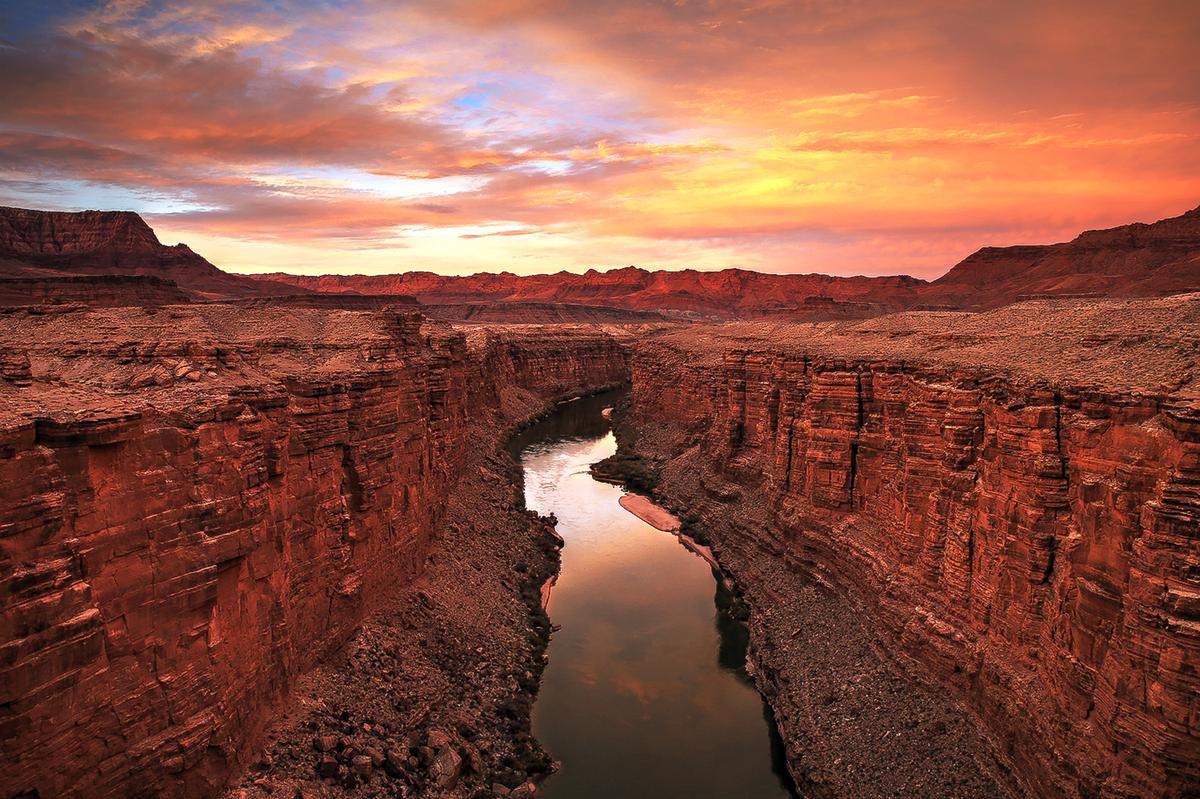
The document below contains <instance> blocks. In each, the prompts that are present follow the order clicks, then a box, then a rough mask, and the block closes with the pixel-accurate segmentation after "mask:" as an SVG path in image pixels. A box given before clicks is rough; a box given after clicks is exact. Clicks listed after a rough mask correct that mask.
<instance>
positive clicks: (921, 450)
mask: <svg viewBox="0 0 1200 799" xmlns="http://www.w3.org/2000/svg"><path fill="white" fill-rule="evenodd" d="M1198 342H1200V295H1196V294H1185V295H1178V296H1174V297H1166V298H1155V299H1139V300H1115V299H1113V300H1069V299H1051V300H1038V301H1032V302H1024V303H1019V304H1016V305H1012V306H1006V307H1003V308H1000V309H997V310H993V311H988V312H985V313H967V312H945V311H922V312H905V313H898V314H892V315H888V316H881V317H877V318H872V319H867V320H844V321H833V322H820V323H806V324H797V323H779V322H735V323H725V324H712V325H681V324H671V323H663V322H660V321H653V322H645V323H644V322H638V323H636V324H623V323H617V322H603V323H592V324H583V325H570V324H543V325H530V324H499V323H493V324H488V325H471V324H457V325H452V324H448V323H445V322H437V321H432V320H429V319H427V318H425V317H423V316H422V315H421V314H420V311H419V309H417V308H415V307H408V306H404V307H399V308H380V309H377V310H357V311H348V310H340V309H337V308H322V307H305V306H297V305H294V304H285V305H281V306H275V305H272V304H271V302H270V301H265V300H264V301H262V302H258V301H256V302H254V303H251V304H244V305H243V304H237V303H230V304H221V303H217V304H212V305H195V304H193V305H188V306H184V305H165V306H154V307H144V308H142V307H118V308H91V309H89V308H84V307H81V306H77V305H55V306H44V307H43V306H31V307H25V308H13V309H7V310H5V311H4V312H3V313H0V347H2V353H0V355H2V357H0V376H2V378H3V379H2V380H0V400H2V401H3V405H2V407H0V410H2V411H3V413H2V414H0V422H2V423H3V427H2V432H3V446H2V447H0V454H2V456H3V457H2V458H0V470H2V471H0V476H3V478H4V485H5V486H6V490H7V491H8V496H9V499H10V502H9V504H8V506H7V508H6V510H5V512H4V515H3V516H0V530H2V531H3V540H4V542H5V549H4V554H5V557H6V558H7V561H8V564H7V566H6V568H7V572H6V576H5V582H4V590H5V591H6V594H5V599H6V601H5V623H6V624H7V625H8V628H7V629H9V631H10V635H9V638H10V639H11V643H10V644H9V645H7V646H8V648H7V650H6V660H5V662H4V667H5V669H6V670H7V671H6V681H5V689H6V695H5V698H6V701H7V702H8V703H9V707H10V708H11V709H12V714H11V716H10V718H9V720H8V721H7V722H6V724H7V725H8V726H7V728H6V729H7V732H6V735H5V741H6V743H5V751H6V752H7V753H8V756H9V757H10V760H12V761H13V762H14V763H15V764H16V767H15V768H14V769H13V770H11V771H10V772H9V773H8V775H7V776H6V777H5V778H4V780H3V782H2V783H0V787H3V789H4V792H5V793H6V794H13V795H20V794H21V792H22V791H29V790H34V791H38V792H39V793H40V795H42V796H55V795H66V796H72V795H78V796H82V795H88V796H114V797H115V796H124V795H134V796H150V795H163V794H171V795H183V796H196V797H203V796H211V795H214V793H215V792H217V791H219V790H223V791H224V795H225V796H227V797H230V798H231V799H235V798H236V799H243V798H245V799H252V797H258V796H262V797H268V796H269V797H286V798H287V799H294V797H301V799H304V797H318V796H322V797H323V796H341V795H350V796H359V797H376V796H379V797H382V796H414V797H415V796H444V797H459V798H464V797H478V796H482V797H488V796H507V795H516V796H521V795H529V794H531V793H534V792H536V788H535V786H534V785H533V784H532V783H531V782H530V781H531V780H532V781H535V782H536V780H537V779H538V778H540V777H541V776H543V775H545V774H546V773H547V771H548V770H550V769H551V768H552V764H551V762H550V760H549V757H548V755H547V754H546V753H545V752H544V751H543V750H542V748H541V746H540V745H539V743H538V742H537V741H536V740H534V739H532V738H531V737H530V735H529V715H530V709H531V707H532V703H533V702H534V697H535V693H536V690H537V685H538V678H539V675H540V673H541V669H542V667H543V665H544V661H543V652H544V650H545V645H546V641H547V639H548V636H549V634H550V623H551V621H552V620H548V619H547V618H546V616H545V614H544V613H543V612H542V611H541V605H540V589H541V587H542V585H543V583H544V582H545V580H546V579H547V578H548V577H549V576H550V575H551V574H552V573H553V571H554V569H555V568H556V560H557V556H556V550H557V548H558V545H559V543H560V542H559V541H558V539H557V538H556V537H555V536H554V534H553V533H552V531H551V527H550V525H549V524H548V522H547V521H545V520H542V519H538V518H537V517H536V516H534V515H533V514H530V513H527V512H526V511H525V510H524V509H523V508H522V502H521V499H520V494H519V491H518V481H519V477H518V473H517V471H516V470H515V468H514V464H513V461H512V459H511V458H510V457H509V456H508V455H507V454H506V453H504V452H503V451H502V449H501V445H502V443H503V441H504V439H505V437H506V436H507V435H508V433H509V432H510V431H512V430H513V429H514V428H515V427H516V426H518V425H520V424H521V423H522V422H524V421H525V420H527V419H529V418H530V417H532V416H535V415H537V414H540V413H543V412H544V411H546V410H547V409H548V408H551V407H553V405H554V403H555V402H557V401H559V400H561V399H563V398H565V397H570V396H576V395H579V394H582V393H587V392H591V391H596V390H599V389H601V388H604V387H607V386H611V385H613V384H615V383H620V382H625V381H628V380H629V379H630V378H632V398H631V401H630V403H629V405H628V406H627V407H622V408H618V410H617V412H616V413H615V414H614V421H615V424H616V428H617V431H618V439H619V440H620V441H621V444H622V450H621V451H620V452H619V453H618V455H617V456H616V458H615V459H614V462H613V463H611V464H609V465H608V467H604V466H601V467H600V469H599V472H600V473H601V476H604V477H608V478H610V479H611V478H618V479H625V480H627V481H628V482H629V484H630V486H631V487H633V488H636V489H639V490H643V491H647V492H650V493H652V494H653V495H654V496H655V497H656V498H657V499H658V500H659V501H661V502H662V503H663V505H664V506H665V507H667V508H668V509H670V510H671V511H673V512H674V513H675V514H676V515H677V516H678V517H679V518H681V519H682V520H683V521H684V523H685V527H684V531H683V532H684V533H685V534H687V535H690V536H692V537H693V538H695V539H696V540H697V541H698V542H699V544H700V545H702V546H704V545H707V546H710V547H711V549H712V551H713V552H714V553H715V554H716V556H717V558H718V560H719V561H720V563H721V566H722V567H723V568H724V569H725V570H726V571H727V572H728V573H729V574H730V575H731V576H732V577H733V578H734V580H735V581H736V584H737V585H738V586H739V590H740V591H741V593H742V596H743V598H744V600H745V602H746V604H747V605H748V607H749V608H750V628H751V634H752V645H753V646H752V659H753V664H752V665H753V666H754V668H755V672H756V678H757V681H758V686H759V688H760V690H761V691H762V692H763V693H764V695H765V696H766V697H767V698H768V700H769V701H770V702H771V704H772V706H773V707H774V710H775V715H776V719H777V720H778V723H779V727H780V730H781V732H782V734H783V737H784V740H785V743H786V747H787V755H788V761H789V765H790V767H791V771H792V773H793V775H794V776H795V777H796V780H797V783H798V784H799V786H800V788H801V790H802V792H804V794H805V795H806V796H812V797H821V796H862V797H874V796H878V797H884V796H895V795H918V796H925V797H931V798H932V797H974V796H1019V795H1022V794H1028V795H1047V796H1102V797H1113V798H1114V799H1115V797H1150V796H1170V797H1179V798H1180V799H1181V798H1182V797H1185V796H1188V795H1190V794H1189V791H1192V790H1193V789H1194V788H1195V787H1196V784H1197V779H1198V775H1197V765H1196V763H1197V762H1200V745H1198V740H1200V739H1198V737H1197V732H1196V725H1195V719H1196V718H1200V702H1198V701H1197V699H1196V696H1197V687H1198V686H1200V683H1198V682H1197V677H1196V666H1195V664H1196V662H1197V657H1198V655H1197V653H1198V651H1200V639H1197V637H1196V635H1195V629H1196V627H1195V625H1196V623H1197V621H1196V620H1197V616H1198V615H1200V606H1197V605H1196V604H1195V602H1194V599H1192V598H1193V597H1194V596H1195V595H1196V593H1197V592H1196V590H1195V585H1194V584H1195V579H1194V575H1195V573H1196V569H1197V568H1200V567H1198V566H1197V564H1198V563H1200V552H1198V551H1197V544H1196V541H1197V539H1196V536H1195V529H1196V523H1197V520H1198V519H1200V495H1198V494H1197V490H1196V485H1200V479H1198V477H1197V475H1198V474H1200V472H1198V470H1200V457H1198V455H1197V449H1196V448H1197V446H1200V432H1198V431H1200V384H1198V383H1197V381H1196V379H1195V376H1196V374H1197V372H1196V370H1197V365H1198V363H1200V350H1198V346H1200V344H1198ZM1141 685H1145V686H1148V687H1147V688H1145V689H1144V690H1143V689H1142V688H1140V687H1139V686H1141ZM78 708H84V709H86V710H87V712H86V713H80V712H78V711H77V710H76V709H78ZM47 752H52V753H55V754H54V756H53V757H49V756H47V755H46V753H47Z"/></svg>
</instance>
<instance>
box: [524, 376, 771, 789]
mask: <svg viewBox="0 0 1200 799" xmlns="http://www.w3.org/2000/svg"><path fill="white" fill-rule="evenodd" d="M615 398H616V395H615V393H612V392H610V393H608V394H602V395H598V396H596V397H588V398H585V399H581V400H577V401H575V402H571V403H568V404H566V405H563V406H561V407H560V409H559V410H558V411H556V412H555V414H554V415H552V416H551V417H549V418H547V419H545V420H544V421H542V422H540V423H538V424H537V425H535V426H534V427H532V428H529V429H528V430H526V431H524V432H523V433H522V434H521V435H520V436H518V437H517V438H516V439H514V441H513V444H512V446H513V451H514V453H516V454H518V455H519V456H520V459H521V463H522V465H523V467H524V471H525V502H526V505H527V506H528V507H529V508H530V509H531V510H536V511H538V512H539V513H542V514H550V513H553V514H555V515H556V516H557V517H558V532H559V534H560V535H562V537H563V538H564V539H566V542H567V545H566V547H565V548H564V550H563V560H562V572H561V574H560V576H559V579H558V583H557V584H556V585H555V587H554V591H553V593H552V594H551V598H550V606H549V612H550V619H551V621H552V622H554V623H555V624H558V625H562V629H561V630H560V631H558V632H557V633H555V634H554V639H553V641H552V642H551V644H550V664H549V666H548V667H547V669H546V672H545V675H544V677H543V680H542V687H541V692H540V694H539V696H538V700H537V703H536V704H535V706H534V712H533V732H534V734H535V735H536V736H537V737H538V739H540V740H541V741H542V743H543V744H545V746H546V747H547V749H549V751H550V753H551V755H553V756H554V757H555V759H557V760H558V761H560V762H561V764H562V768H561V770H560V771H559V772H558V773H557V774H555V775H554V776H552V777H550V778H549V779H548V780H547V781H546V782H545V783H544V784H543V786H542V788H541V790H539V791H538V795H539V796H540V797H546V798H547V799H582V798H584V797H596V798H597V799H600V798H601V797H603V799H616V798H617V797H627V798H628V799H637V798H638V797H655V798H656V799H671V798H672V797H680V798H681V799H683V797H687V798H688V799H757V798H758V797H766V798H768V799H769V798H771V797H778V798H779V799H786V798H787V797H790V796H792V795H793V794H792V793H791V792H790V791H789V789H788V787H786V784H785V780H786V777H783V776H781V774H782V773H783V769H782V764H781V759H780V754H781V753H780V749H779V742H778V740H777V739H776V738H775V733H774V726H773V725H772V724H771V723H770V721H769V716H768V711H767V709H766V707H765V705H764V703H763V701H762V699H761V697H760V696H759V695H758V693H757V692H756V691H755V690H754V688H753V686H752V685H751V683H750V681H749V679H748V677H747V676H746V672H745V669H744V663H745V653H746V630H745V627H744V625H742V624H741V623H740V622H738V621H736V620H735V619H733V618H732V617H731V616H730V615H729V614H728V613H727V612H726V611H725V609H726V608H728V606H729V600H730V597H729V596H728V594H727V593H726V592H725V590H724V589H723V588H722V587H721V585H720V581H719V580H717V579H715V575H714V574H713V571H712V569H711V568H710V567H709V566H708V564H706V563H705V562H704V561H703V560H702V559H701V558H700V557H698V556H696V555H694V554H692V553H691V552H689V551H688V550H687V549H685V548H684V547H683V545H682V544H680V543H679V541H678V539H676V538H675V536H673V535H671V534H669V533H664V532H660V531H658V530H656V529H654V528H653V527H651V526H650V525H648V524H646V523H645V522H642V521H641V520H640V519H638V518H637V517H635V516H633V515H632V514H630V513H629V512H628V511H626V510H625V509H624V508H622V507H621V506H620V505H618V504H617V500H618V499H619V498H620V497H621V494H622V491H621V489H620V488H618V487H617V486H612V485H608V484H606V483H600V482H597V481H595V480H593V479H592V478H591V477H590V475H589V474H588V466H589V465H590V464H592V463H595V462H596V461H598V460H600V459H602V458H604V457H607V456H608V455H610V454H612V453H613V452H614V451H615V450H616V442H615V441H614V439H613V437H612V434H611V432H610V431H609V427H608V422H607V420H605V419H604V418H603V417H602V416H601V414H600V411H601V409H603V408H605V407H607V406H609V405H611V404H612V403H613V402H614V400H615Z"/></svg>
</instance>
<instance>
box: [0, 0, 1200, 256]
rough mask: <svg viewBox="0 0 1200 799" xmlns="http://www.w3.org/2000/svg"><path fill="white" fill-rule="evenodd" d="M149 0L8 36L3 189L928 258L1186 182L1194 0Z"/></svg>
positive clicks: (310, 225)
mask: <svg viewBox="0 0 1200 799" xmlns="http://www.w3.org/2000/svg"><path fill="white" fill-rule="evenodd" d="M1150 6H1152V7H1146V8H1139V9H1132V8H1129V7H1126V6H1122V5H1118V4H1100V5H1096V4H1094V3H1082V2H1077V3H1076V2H1069V3H1062V4H1053V6H1049V5H1047V4H1040V3H1013V4H1004V5H997V6H988V7H978V6H976V7H970V8H969V7H966V6H962V5H961V4H956V3H948V2H942V1H941V0H924V1H923V2H920V3H911V4H902V6H901V5H898V4H892V3H884V2H882V0H879V2H867V3H859V4H853V5H852V6H850V7H847V6H846V4H843V3H839V2H833V0H828V2H815V3H806V4H795V3H788V2H776V1H774V0H764V1H762V2H740V3H737V4H728V3H719V2H708V1H705V0H692V1H690V2H676V3H646V2H634V1H633V0H617V2H613V3H604V4H597V3H593V2H584V0H570V1H567V2H554V3H550V2H545V0H502V1H501V2H494V3H488V4H480V3H474V2H467V0H437V2H434V0H422V1H421V2H413V3H407V4H404V5H402V6H396V5H395V4H391V3H384V2H382V0H356V1H355V2H351V3H349V4H347V5H345V6H339V7H338V8H336V9H333V8H329V7H327V6H325V5H324V4H313V5H312V6H311V7H304V6H296V7H295V8H294V9H293V10H292V13H289V14H288V15H286V17H285V16H283V15H280V14H279V13H277V12H273V11H270V10H263V9H262V8H260V7H259V6H258V4H250V3H242V2H235V1H234V0H222V1H221V2H217V3H208V4H203V5H202V6H178V5H174V4H165V3H164V4H159V3H155V2H146V1H142V0H137V1H134V0H126V1H125V2H110V3H105V4H102V5H100V6H98V7H97V8H95V9H94V10H92V11H89V12H86V13H83V14H77V15H75V16H71V17H63V18H56V17H55V16H54V14H53V12H50V11H47V12H43V16H41V17H36V16H35V18H33V19H31V20H25V21H24V23H25V24H23V26H21V33H20V34H19V35H17V34H14V35H13V36H11V37H10V40H9V41H8V43H7V45H6V46H0V70H2V71H3V74H5V76H6V80H5V81H4V82H2V83H0V202H8V203H13V204H30V205H47V206H79V205H84V204H91V203H95V204H96V205H101V206H106V207H111V204H112V203H114V202H123V203H125V204H128V205H131V206H133V207H135V208H136V209H138V210H142V211H144V212H146V213H147V214H148V215H149V216H151V218H152V221H153V222H154V223H155V224H156V225H157V226H158V227H160V228H162V229H163V230H164V234H165V235H166V236H167V237H168V238H171V237H173V236H174V237H178V238H182V239H186V240H188V241H189V242H191V243H193V244H194V245H195V246H196V247H197V248H198V249H201V251H203V252H205V254H206V255H209V256H210V257H212V258H213V259H214V260H216V261H218V262H219V263H221V264H222V265H224V266H227V267H232V268H238V269H246V270H259V269H266V268H269V269H274V268H281V267H282V268H289V265H291V266H294V267H295V268H303V269H305V270H308V271H320V270H329V271H386V270H394V269H401V268H430V269H437V270H442V271H480V270H490V269H509V270H512V271H522V272H530V271H556V270H558V269H560V268H567V269H572V270H582V269H586V268H588V267H593V266H609V265H612V266H615V265H624V264H627V263H638V264H639V265H642V266H646V267H651V268H653V267H666V268H676V267H684V266H694V267H697V268H720V267H722V266H743V267H749V268H759V269H767V270H775V271H830V272H837V273H860V272H865V273H885V272H909V273H915V274H919V275H922V276H934V275H936V274H938V273H940V272H941V271H943V270H944V269H946V268H947V267H949V266H950V265H951V264H953V263H954V262H955V261H956V260H958V259H959V258H961V257H962V256H964V255H966V254H967V253H969V252H970V251H971V250H973V249H975V248H976V247H977V246H980V245H983V244H1007V243H1015V242H1019V241H1045V240H1055V239H1062V238H1065V237H1068V236H1070V235H1072V234H1074V233H1075V232H1077V231H1078V230H1080V229H1082V228H1086V227H1096V226H1102V225H1108V224H1118V223H1121V222H1126V221H1129V220H1131V219H1144V220H1149V219H1154V218H1158V217H1161V216H1166V215H1169V214H1172V213H1177V212H1179V211H1182V210H1184V209H1186V208H1189V207H1192V206H1194V205H1195V204H1196V202H1197V188H1198V187H1200V101H1197V99H1196V97H1195V93H1194V89H1195V86H1197V85H1200V59H1197V58H1196V57H1195V54H1194V47H1195V42H1196V41H1200V9H1198V8H1197V7H1196V5H1195V4H1194V3H1189V2H1175V1H1174V0H1160V1H1158V2H1153V3H1151V4H1150Z"/></svg>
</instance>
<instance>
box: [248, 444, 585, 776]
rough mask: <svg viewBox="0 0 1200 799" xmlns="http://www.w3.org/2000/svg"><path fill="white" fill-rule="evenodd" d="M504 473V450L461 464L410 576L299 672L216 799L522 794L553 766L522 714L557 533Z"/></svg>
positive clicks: (544, 635)
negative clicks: (251, 759) (244, 767)
mask: <svg viewBox="0 0 1200 799" xmlns="http://www.w3.org/2000/svg"><path fill="white" fill-rule="evenodd" d="M477 443H478V444H479V447H478V450H479V451H481V452H488V446H487V444H488V442H486V441H479V442H477ZM516 468H517V467H516V464H515V463H514V462H513V461H512V458H511V457H510V456H509V455H508V454H507V453H506V452H504V451H503V450H495V451H492V452H490V454H488V455H486V456H485V457H479V458H476V459H474V460H473V461H472V462H471V463H470V464H468V465H467V476H466V477H465V478H464V479H463V481H462V482H461V483H460V484H459V486H458V488H457V490H455V491H454V492H453V493H452V495H451V496H450V499H449V503H448V507H447V512H446V524H445V527H444V529H443V531H442V533H441V534H440V536H439V538H438V543H437V547H436V548H435V550H434V554H432V555H431V556H430V558H429V560H428V562H427V565H426V568H425V570H424V572H423V573H422V575H421V577H420V578H418V579H417V580H416V581H415V582H414V583H413V584H412V585H410V586H408V587H406V588H404V589H403V590H402V591H400V592H399V593H398V594H397V595H396V596H395V597H393V598H391V599H389V600H387V601H386V602H385V603H384V606H383V607H382V608H381V609H380V610H379V611H378V612H376V613H375V614H373V615H372V616H371V617H370V618H368V619H367V620H366V621H365V622H364V624H363V625H362V627H361V628H360V629H359V631H358V632H357V634H356V635H355V636H354V638H353V639H352V640H351V642H350V643H349V645H348V646H347V647H346V652H345V654H344V656H342V657H339V658H338V659H337V660H335V661H333V662H330V663H326V664H323V665H321V666H319V667H318V668H317V669H315V670H314V671H312V672H310V673H309V674H308V675H306V676H305V677H304V678H303V680H302V682H301V683H300V685H299V686H298V687H297V689H296V691H295V692H294V696H295V700H294V701H293V703H292V704H293V708H294V709H293V711H292V712H290V713H289V714H288V715H287V717H286V718H285V719H284V720H282V721H281V722H280V723H279V724H277V725H276V726H275V727H274V728H272V730H271V731H270V732H269V733H268V740H267V743H266V745H265V746H264V748H263V753H262V756H261V757H260V758H259V761H258V763H257V764H256V765H255V766H253V767H252V768H251V769H250V770H249V771H248V772H247V773H246V774H245V776H244V778H243V779H242V781H241V782H240V784H239V785H238V786H237V787H235V788H233V789H231V790H230V791H228V792H227V794H226V796H227V797H228V799H235V798H236V799H242V798H243V797H245V798H246V799H250V798H251V797H286V799H292V797H321V796H339V797H342V796H351V797H385V796H387V797H395V796H412V797H418V796H433V795H436V796H444V797H470V796H489V797H490V796H509V795H512V796H523V795H528V794H529V793H530V792H531V791H532V786H531V785H530V784H529V783H530V782H531V781H532V780H535V779H537V778H539V777H541V776H543V775H545V774H546V773H547V772H548V771H549V769H550V768H551V761H550V759H549V758H548V756H547V755H546V753H545V752H544V751H543V750H542V749H541V747H540V746H539V745H538V743H537V742H536V741H535V740H534V739H533V738H531V737H530V735H529V717H530V710H531V707H532V703H533V699H534V695H535V694H536V691H537V686H538V681H539V678H540V675H541V672H542V669H543V667H544V662H545V661H544V657H543V654H544V652H545V648H546V644H547V643H548V640H549V632H550V625H549V621H548V619H547V617H546V614H545V612H544V611H543V610H542V606H541V601H540V600H541V592H540V589H541V586H542V584H543V583H545V582H546V580H547V579H548V578H549V577H550V575H552V574H553V573H555V572H556V571H557V568H558V549H559V546H560V545H561V539H559V538H558V537H557V536H556V535H555V534H554V532H553V525H552V524H551V523H550V522H549V521H548V520H545V519H541V518H539V517H537V516H536V515H535V514H533V513H531V512H527V511H524V510H523V509H522V502H521V499H520V491H519V489H518V488H516V486H517V485H518V483H517V482H516V481H515V480H514V477H515V470H516Z"/></svg>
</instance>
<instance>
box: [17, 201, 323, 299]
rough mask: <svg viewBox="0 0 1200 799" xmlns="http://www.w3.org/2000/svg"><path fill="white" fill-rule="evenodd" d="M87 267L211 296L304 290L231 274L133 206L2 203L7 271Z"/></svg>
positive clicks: (66, 274) (70, 271) (56, 275)
mask: <svg viewBox="0 0 1200 799" xmlns="http://www.w3.org/2000/svg"><path fill="white" fill-rule="evenodd" d="M85 275H147V276H150V277H156V278H160V279H162V280H169V281H173V282H174V283H175V284H177V286H178V287H179V288H181V289H183V290H184V291H185V292H187V293H188V295H189V296H191V297H193V298H195V299H206V300H207V299H218V298H223V297H260V296H266V295H274V294H297V293H301V292H304V289H298V288H296V287H294V286H286V285H283V284H278V283H273V282H271V281H269V280H268V281H262V280H255V279H252V278H249V277H242V276H240V275H231V274H229V273H228V272H224V271H222V270H220V269H218V268H217V267H215V266H213V265H212V264H210V263H209V262H208V261H206V260H205V259H204V258H202V257H201V256H199V255H197V254H196V253H194V252H193V251H192V250H190V249H188V247H187V246H186V245H184V244H177V245H175V246H174V247H168V246H166V245H164V244H162V243H160V242H159V240H158V237H157V236H156V235H154V231H153V230H151V229H150V226H149V225H147V224H146V222H145V220H143V219H142V218H141V217H140V216H138V215H137V214H135V213H133V212H131V211H79V212H66V211H37V210H31V209H27V208H8V207H4V206H0V278H42V279H48V280H60V279H63V278H70V277H79V276H85ZM64 291H65V292H67V293H69V292H70V291H71V289H70V288H65V289H64ZM21 304H24V303H21ZM105 304H108V303H105Z"/></svg>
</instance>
